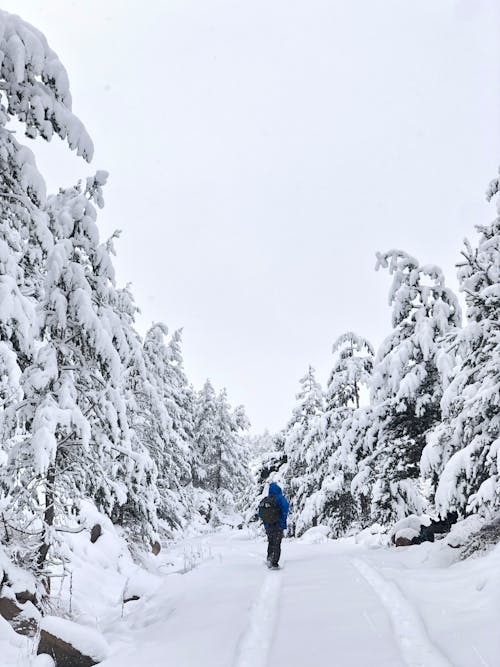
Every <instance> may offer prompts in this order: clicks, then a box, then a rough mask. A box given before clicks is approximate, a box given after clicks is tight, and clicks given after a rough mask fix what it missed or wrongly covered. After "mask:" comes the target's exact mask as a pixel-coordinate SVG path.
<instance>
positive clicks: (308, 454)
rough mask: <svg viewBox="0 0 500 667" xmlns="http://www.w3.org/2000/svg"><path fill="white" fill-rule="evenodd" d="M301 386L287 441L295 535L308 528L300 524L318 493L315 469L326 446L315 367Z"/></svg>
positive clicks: (291, 524) (291, 525)
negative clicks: (299, 521) (310, 499)
mask: <svg viewBox="0 0 500 667" xmlns="http://www.w3.org/2000/svg"><path fill="white" fill-rule="evenodd" d="M300 386H301V389H300V391H299V393H298V394H297V397H296V398H297V405H296V406H295V408H294V411H293V415H292V419H291V421H290V422H289V424H288V427H287V433H286V440H285V453H286V456H287V461H288V462H287V469H286V473H285V482H286V485H287V489H288V492H289V496H290V514H289V520H288V526H289V530H290V532H291V533H297V532H298V531H299V530H301V529H302V530H303V528H304V524H303V523H301V527H300V528H299V527H298V525H297V522H298V519H299V516H300V514H301V512H302V511H303V509H304V505H305V503H306V500H307V498H308V497H309V496H310V495H311V494H312V493H313V491H315V490H316V489H315V481H314V476H313V474H312V470H313V468H312V467H311V466H313V464H314V461H315V459H316V458H317V457H318V456H319V457H321V456H322V452H323V451H324V443H325V418H324V396H323V390H322V388H321V385H320V384H319V382H317V380H316V377H315V371H314V368H313V367H312V366H309V368H308V371H307V373H306V374H305V375H304V377H302V378H301V379H300Z"/></svg>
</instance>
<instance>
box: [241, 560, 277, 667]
mask: <svg viewBox="0 0 500 667" xmlns="http://www.w3.org/2000/svg"><path fill="white" fill-rule="evenodd" d="M280 588H281V573H280V572H273V573H271V572H268V573H267V575H266V577H265V579H264V583H263V584H262V586H261V588H260V591H259V594H258V596H257V599H256V600H255V602H254V604H253V607H252V611H251V613H250V622H249V624H248V627H247V629H246V630H245V632H244V633H243V635H242V637H241V638H240V640H239V642H238V646H237V649H236V656H235V660H234V662H233V667H266V666H267V661H268V656H269V650H270V648H271V644H272V640H273V635H274V628H275V625H276V618H277V615H278V603H279V597H280Z"/></svg>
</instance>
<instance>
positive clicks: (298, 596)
mask: <svg viewBox="0 0 500 667" xmlns="http://www.w3.org/2000/svg"><path fill="white" fill-rule="evenodd" d="M103 537H104V535H103ZM72 539H73V540H75V544H74V545H73V549H74V553H75V554H78V556H76V555H75V561H74V566H75V571H74V574H73V578H72V579H73V583H72V590H73V600H72V607H73V617H74V618H75V620H78V621H79V622H80V623H85V624H86V625H88V626H89V627H92V628H93V629H94V630H98V631H99V632H100V633H102V634H103V636H104V638H105V640H106V642H107V644H109V657H108V658H107V659H106V660H105V661H104V662H102V663H101V665H102V667H137V666H138V665H148V667H164V665H165V664H169V665H175V667H199V666H200V665H203V667H267V666H268V665H273V667H299V666H300V667H303V665H313V664H335V665H336V667H366V665H384V667H399V666H402V667H405V666H408V667H445V666H446V667H450V666H452V667H475V666H476V665H477V667H497V666H498V664H499V659H500V633H499V632H498V628H499V627H500V604H499V601H500V546H498V547H497V548H496V549H495V550H493V551H492V552H490V553H489V554H488V555H486V556H482V557H477V558H472V559H469V560H467V561H464V562H455V561H456V560H457V557H458V552H457V550H456V549H452V548H451V547H449V546H448V545H447V544H446V543H445V541H443V542H437V543H436V544H429V543H426V544H422V545H418V546H412V547H406V548H399V549H395V548H387V547H386V546H380V545H379V544H374V543H373V541H372V540H370V539H367V540H366V542H364V541H363V540H359V538H358V543H356V541H355V540H354V539H352V538H348V539H342V540H335V541H333V540H328V539H327V538H326V536H325V534H324V531H322V530H321V529H319V530H318V529H314V530H313V532H311V533H310V534H309V535H307V534H306V536H305V537H304V538H303V539H300V540H285V541H284V543H283V558H282V563H283V565H284V567H283V569H282V570H279V571H269V570H267V568H266V567H265V566H264V554H265V541H264V539H263V537H262V536H258V535H257V534H256V533H255V532H252V531H248V530H242V531H237V530H230V529H227V530H223V531H220V532H218V533H214V534H206V535H202V536H198V537H190V538H188V539H185V540H183V541H180V542H179V543H178V544H176V545H175V546H173V547H171V548H170V549H169V550H164V551H163V552H162V553H161V554H160V556H158V557H157V558H156V559H153V558H152V557H151V559H147V560H146V562H145V563H144V567H141V568H139V567H138V566H137V565H136V564H134V563H133V561H132V559H131V558H130V555H129V554H128V555H127V553H126V552H125V551H124V549H123V547H121V548H118V546H117V545H118V541H117V540H116V539H114V540H112V539H111V538H110V537H109V536H108V542H106V541H105V540H104V541H102V542H101V540H102V538H100V539H99V540H98V541H97V542H96V544H95V545H90V543H88V544H87V542H85V545H83V543H82V544H77V543H76V541H77V540H78V539H83V538H82V537H78V536H76V537H73V538H72ZM99 542H101V545H100V546H99ZM98 546H99V548H97V547H98ZM148 570H149V571H148ZM125 590H126V591H127V595H126V596H125V597H127V596H128V594H129V593H131V594H134V595H138V596H140V599H139V600H137V601H130V602H126V603H123V597H124V594H123V593H124V591H125ZM67 602H68V600H66V601H65V599H64V595H62V600H61V608H63V607H64V605H65V604H67ZM9 631H10V628H8V626H7V627H5V628H4V627H3V625H2V626H0V650H2V657H3V658H5V660H7V662H2V664H3V665H5V667H14V666H15V667H20V666H21V665H22V666H24V665H26V666H27V665H29V664H34V663H33V662H32V663H30V658H29V656H28V654H29V650H28V647H27V645H26V642H25V640H19V642H18V645H17V646H14V644H13V641H14V639H13V637H12V635H11V633H10V632H9ZM4 648H5V650H3V649H4ZM14 656H16V657H14Z"/></svg>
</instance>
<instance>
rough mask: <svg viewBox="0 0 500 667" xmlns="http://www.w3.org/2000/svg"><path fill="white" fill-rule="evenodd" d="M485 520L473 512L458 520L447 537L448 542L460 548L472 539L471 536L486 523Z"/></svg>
mask: <svg viewBox="0 0 500 667" xmlns="http://www.w3.org/2000/svg"><path fill="white" fill-rule="evenodd" d="M484 523H485V521H484V519H483V518H481V517H480V516H478V515H477V514H472V515H471V516H468V517H467V518H466V519H463V520H462V521H458V522H457V523H456V524H455V525H454V526H452V528H451V530H450V532H449V534H448V536H447V537H446V544H448V546H450V547H453V548H454V549H458V548H459V547H463V546H465V545H466V544H467V542H468V541H469V540H470V538H471V536H472V535H473V534H474V533H477V532H478V530H479V529H480V528H481V527H482V526H483V525H484Z"/></svg>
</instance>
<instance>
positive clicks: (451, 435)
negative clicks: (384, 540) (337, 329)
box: [259, 179, 500, 536]
mask: <svg viewBox="0 0 500 667" xmlns="http://www.w3.org/2000/svg"><path fill="white" fill-rule="evenodd" d="M499 189H500V187H499V180H498V179H495V180H494V181H492V183H491V184H490V186H489V188H488V192H487V198H488V200H491V199H492V198H493V197H495V195H497V194H498V191H499ZM497 202H498V200H497ZM477 233H478V235H479V238H478V241H477V244H476V245H475V246H473V245H472V244H471V243H469V242H468V241H465V247H464V249H463V250H462V258H461V261H460V263H459V264H458V265H457V266H458V279H459V285H460V290H461V292H462V294H463V297H464V300H465V303H466V321H465V324H464V325H463V324H462V315H461V312H460V306H459V303H458V301H457V298H456V296H455V294H453V292H452V291H451V290H450V289H449V288H448V287H446V285H445V279H444V276H443V273H442V271H441V270H440V269H439V268H438V267H437V266H433V265H422V264H420V263H419V262H418V261H417V260H416V259H415V258H414V257H411V256H410V255H408V254H406V253H405V252H402V251H400V250H391V251H389V252H386V253H383V254H377V269H385V270H387V271H388V272H389V273H390V274H391V275H392V285H391V288H390V292H389V302H390V304H391V306H392V326H393V329H392V331H391V332H390V333H389V334H388V336H387V337H386V338H385V340H384V341H383V343H382V344H381V346H380V348H379V349H378V350H377V351H376V352H375V350H374V349H373V346H372V345H371V344H370V343H369V342H368V341H367V340H366V339H364V338H363V337H362V336H359V335H356V334H354V333H351V332H348V333H345V334H344V335H342V336H340V338H339V339H338V340H337V341H336V342H335V344H334V346H333V354H334V365H333V368H332V371H331V373H330V376H329V380H328V383H327V386H326V389H325V390H323V388H322V387H321V386H320V384H319V383H318V381H317V380H316V378H315V373H314V370H313V369H312V368H309V370H308V372H307V373H306V375H305V376H304V377H303V378H302V379H301V380H300V392H299V394H298V395H297V400H298V403H297V406H296V407H295V409H294V411H293V415H292V417H291V419H290V421H289V423H288V425H287V426H286V428H285V429H284V431H283V432H282V433H280V434H278V435H277V436H276V437H275V439H274V446H273V447H272V449H273V450H274V451H272V452H270V453H269V454H267V455H264V456H263V458H262V463H261V467H260V471H259V481H260V482H261V484H262V483H263V482H264V481H266V480H267V479H269V478H270V477H271V476H272V477H274V478H278V479H279V480H280V481H282V482H283V483H284V484H285V487H286V490H287V492H288V493H289V495H290V498H291V508H292V512H291V520H290V522H289V523H290V526H291V530H292V531H293V532H294V533H295V535H300V534H301V533H303V532H304V531H305V530H307V529H308V528H310V527H312V526H315V525H317V524H320V523H321V524H326V525H328V526H330V528H331V531H332V533H333V534H335V535H338V536H340V535H343V534H345V533H346V532H349V531H355V530H358V529H360V528H363V527H365V526H368V525H370V524H373V523H375V522H378V523H380V524H382V525H386V526H387V525H390V524H392V523H393V522H395V521H396V520H399V519H401V518H403V517H405V516H408V515H409V514H413V513H416V514H421V513H423V512H430V513H433V514H437V515H440V516H445V515H447V514H448V513H451V512H457V513H458V516H460V517H464V516H466V515H469V514H471V513H480V514H482V515H485V516H488V515H489V514H494V513H495V512H497V511H498V510H499V508H500V478H499V467H500V218H498V217H497V218H496V219H495V220H494V221H493V222H492V223H491V224H489V225H483V226H478V227H477Z"/></svg>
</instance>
